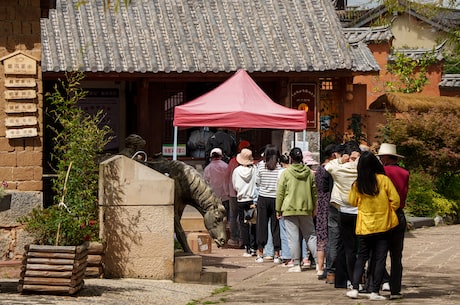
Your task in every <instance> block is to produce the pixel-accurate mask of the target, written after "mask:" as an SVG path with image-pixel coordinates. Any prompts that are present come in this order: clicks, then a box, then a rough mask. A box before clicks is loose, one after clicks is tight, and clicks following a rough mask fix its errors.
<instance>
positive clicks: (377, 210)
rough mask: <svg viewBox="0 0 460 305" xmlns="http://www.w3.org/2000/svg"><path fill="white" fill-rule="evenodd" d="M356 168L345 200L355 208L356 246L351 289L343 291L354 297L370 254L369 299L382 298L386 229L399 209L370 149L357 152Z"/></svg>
mask: <svg viewBox="0 0 460 305" xmlns="http://www.w3.org/2000/svg"><path fill="white" fill-rule="evenodd" d="M357 169H358V177H357V179H356V181H355V182H354V183H353V185H352V187H351V190H350V193H349V194H348V201H349V203H350V205H352V206H357V207H358V216H357V218H356V235H357V236H358V240H359V249H358V258H357V260H356V263H355V268H354V271H353V277H352V284H353V289H352V290H349V291H348V292H347V296H348V297H350V298H352V299H356V298H358V287H359V283H360V281H361V278H362V276H363V272H364V266H365V264H366V262H367V261H368V259H369V255H371V254H372V259H371V261H372V268H371V270H372V276H371V278H372V283H371V288H372V292H371V294H370V296H369V298H370V299H371V300H385V297H384V296H381V295H380V294H379V290H380V283H381V281H382V276H383V273H384V270H385V261H386V257H387V252H388V235H389V233H388V232H389V231H390V229H392V228H394V227H396V226H397V225H398V217H397V216H396V212H395V211H396V210H397V209H398V208H399V195H398V191H397V190H396V188H395V186H394V185H393V182H391V180H390V179H389V178H388V177H387V176H386V175H385V170H384V169H383V165H382V164H381V163H380V161H379V159H377V157H376V156H374V155H373V154H372V153H371V152H364V153H363V154H362V155H361V157H360V158H359V161H358V168H357Z"/></svg>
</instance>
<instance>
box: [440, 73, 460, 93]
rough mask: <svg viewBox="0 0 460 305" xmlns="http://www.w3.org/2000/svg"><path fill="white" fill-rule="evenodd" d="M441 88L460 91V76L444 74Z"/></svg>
mask: <svg viewBox="0 0 460 305" xmlns="http://www.w3.org/2000/svg"><path fill="white" fill-rule="evenodd" d="M439 87H443V88H459V89H460V74H444V75H443V76H442V79H441V82H440V83H439Z"/></svg>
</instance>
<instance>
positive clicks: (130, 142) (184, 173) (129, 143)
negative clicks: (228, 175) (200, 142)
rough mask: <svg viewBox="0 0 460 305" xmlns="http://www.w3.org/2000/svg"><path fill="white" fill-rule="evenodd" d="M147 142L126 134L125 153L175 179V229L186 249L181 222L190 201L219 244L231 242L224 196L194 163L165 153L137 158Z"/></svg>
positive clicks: (185, 239)
mask: <svg viewBox="0 0 460 305" xmlns="http://www.w3.org/2000/svg"><path fill="white" fill-rule="evenodd" d="M144 145H145V140H144V139H142V138H141V137H140V136H138V135H130V136H128V137H127V138H126V143H125V146H126V148H125V149H124V150H123V151H122V152H121V154H123V155H126V156H128V157H129V158H133V157H134V159H135V160H137V161H139V162H141V163H143V164H144V165H147V166H148V167H150V168H152V169H154V170H156V171H157V172H160V173H162V174H164V175H167V176H169V177H170V178H172V179H174V231H175V233H176V238H177V240H178V241H179V243H180V245H181V246H182V249H183V250H184V252H186V253H192V250H191V249H190V247H189V245H188V243H187V238H186V236H185V232H184V229H183V228H182V225H181V223H180V220H181V218H182V214H183V213H184V209H185V206H186V205H187V204H188V205H191V206H193V207H194V208H196V209H197V210H198V212H200V214H201V215H202V216H203V220H204V225H205V227H206V229H207V230H208V232H209V234H210V235H211V237H212V239H213V240H214V242H215V243H216V244H217V246H218V247H222V246H223V245H224V244H225V243H226V242H227V233H226V223H227V218H226V215H227V213H226V210H225V207H224V206H223V205H222V201H221V199H220V198H219V197H217V195H216V194H215V192H214V191H213V189H212V188H211V186H210V185H209V184H208V183H207V182H206V180H204V178H203V176H201V174H200V173H199V172H198V171H197V170H196V169H195V168H194V167H192V166H190V165H188V164H186V163H184V162H182V161H174V160H173V161H171V160H168V159H166V158H163V157H162V156H161V154H159V155H155V156H154V158H153V160H151V161H147V160H139V159H138V158H136V156H137V155H138V154H137V153H138V152H140V151H141V150H142V148H143V147H144ZM145 159H146V158H145Z"/></svg>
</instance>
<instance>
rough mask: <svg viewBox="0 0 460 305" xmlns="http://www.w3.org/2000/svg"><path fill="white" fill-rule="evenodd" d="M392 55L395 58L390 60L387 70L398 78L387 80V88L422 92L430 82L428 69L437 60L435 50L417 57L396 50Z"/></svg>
mask: <svg viewBox="0 0 460 305" xmlns="http://www.w3.org/2000/svg"><path fill="white" fill-rule="evenodd" d="M392 56H393V58H394V60H393V61H391V62H388V64H387V71H388V73H390V74H393V75H395V76H396V77H397V78H398V80H396V81H388V82H386V83H385V85H386V87H387V89H388V90H389V91H397V92H403V93H415V92H422V90H423V87H425V85H426V84H427V83H428V76H427V69H428V67H429V66H430V65H432V64H434V63H436V61H437V59H436V56H435V53H434V51H431V52H427V53H424V54H423V55H422V56H421V57H420V58H417V59H412V58H410V57H408V56H406V55H405V54H404V53H402V52H394V53H393V55H392Z"/></svg>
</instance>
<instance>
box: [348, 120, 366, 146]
mask: <svg viewBox="0 0 460 305" xmlns="http://www.w3.org/2000/svg"><path fill="white" fill-rule="evenodd" d="M347 121H349V122H350V124H349V125H348V129H351V130H352V131H353V136H352V137H351V139H350V140H355V141H356V142H358V143H361V142H362V141H365V142H367V137H366V134H365V133H364V132H363V129H365V128H366V125H364V122H363V120H362V116H361V115H360V114H353V115H352V116H351V117H350V118H348V119H347Z"/></svg>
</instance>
